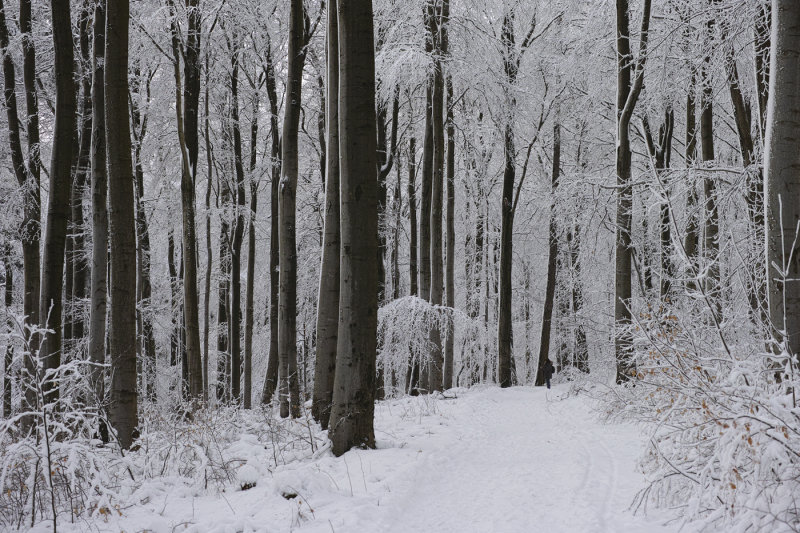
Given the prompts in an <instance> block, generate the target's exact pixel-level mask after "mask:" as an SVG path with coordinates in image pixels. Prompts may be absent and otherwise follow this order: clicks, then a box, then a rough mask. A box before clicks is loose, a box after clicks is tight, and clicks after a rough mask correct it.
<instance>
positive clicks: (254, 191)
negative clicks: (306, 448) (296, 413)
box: [242, 92, 258, 409]
mask: <svg viewBox="0 0 800 533" xmlns="http://www.w3.org/2000/svg"><path fill="white" fill-rule="evenodd" d="M257 141H258V93H257V92H256V94H254V95H253V119H252V122H251V123H250V168H249V170H250V217H249V223H248V232H247V286H246V288H245V296H244V309H245V312H244V387H243V391H242V394H243V395H244V408H245V409H250V408H251V407H252V402H253V291H254V288H255V287H254V285H255V275H256V272H255V271H256V211H257V209H258V181H257V180H256V176H255V172H256V142H257Z"/></svg>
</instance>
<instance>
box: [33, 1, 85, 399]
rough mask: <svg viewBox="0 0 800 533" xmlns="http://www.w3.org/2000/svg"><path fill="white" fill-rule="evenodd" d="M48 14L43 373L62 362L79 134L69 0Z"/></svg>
mask: <svg viewBox="0 0 800 533" xmlns="http://www.w3.org/2000/svg"><path fill="white" fill-rule="evenodd" d="M50 11H51V17H52V19H51V20H52V26H53V47H54V50H55V52H54V53H55V69H54V70H55V80H56V110H55V126H54V128H53V149H52V153H51V160H50V191H49V195H48V200H47V226H46V230H45V237H44V257H43V260H42V285H41V295H40V301H39V312H40V315H39V322H40V324H42V325H43V326H44V327H46V328H47V329H50V330H52V333H50V334H48V335H47V336H45V337H44V339H43V341H42V345H41V347H40V351H39V356H40V358H41V360H42V363H43V366H44V370H45V372H46V371H48V370H55V369H56V368H58V367H59V366H60V364H61V351H62V325H63V323H62V317H61V313H62V303H63V300H62V294H61V292H62V289H63V288H64V282H63V274H64V248H65V244H66V238H67V220H68V218H69V207H70V204H69V199H70V192H71V189H72V163H73V143H72V139H73V135H74V134H75V111H76V109H75V84H74V82H73V73H74V58H75V54H74V50H73V44H72V23H71V18H70V6H69V0H51V1H50ZM45 392H46V394H47V398H48V400H55V399H57V398H58V389H57V388H56V387H54V386H53V383H52V382H50V383H48V384H47V385H46V387H45Z"/></svg>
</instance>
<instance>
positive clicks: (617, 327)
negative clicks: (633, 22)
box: [614, 0, 651, 383]
mask: <svg viewBox="0 0 800 533" xmlns="http://www.w3.org/2000/svg"><path fill="white" fill-rule="evenodd" d="M616 5H617V144H616V174H617V188H618V190H617V215H616V218H617V224H616V227H615V233H616V236H615V247H616V248H615V258H614V259H615V269H614V351H615V355H616V361H617V375H616V381H617V383H620V382H622V381H626V380H628V379H630V377H631V375H632V374H633V373H634V369H633V365H632V363H631V362H630V357H631V348H632V344H633V340H632V337H631V331H630V326H631V305H632V300H631V266H632V247H631V230H632V228H633V226H632V219H633V216H632V215H633V187H632V184H631V141H630V121H631V117H632V116H633V111H634V108H635V107H636V102H637V100H638V99H639V94H640V93H641V90H642V86H643V83H644V66H645V62H646V60H647V40H648V36H649V33H648V30H649V27H650V5H651V0H645V2H644V9H643V12H642V28H641V31H640V33H639V36H640V38H639V56H638V58H636V59H635V60H634V57H633V54H632V53H631V44H630V30H629V28H630V22H629V17H630V15H629V13H628V0H617V4H616ZM632 74H633V75H634V76H635V78H634V79H633V80H632V79H631V76H632Z"/></svg>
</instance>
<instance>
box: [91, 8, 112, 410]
mask: <svg viewBox="0 0 800 533" xmlns="http://www.w3.org/2000/svg"><path fill="white" fill-rule="evenodd" d="M105 25H106V11H105V0H100V1H99V2H97V4H95V8H94V30H93V32H94V39H93V41H94V52H93V54H92V56H93V60H92V115H93V120H92V143H91V150H90V161H91V165H92V279H91V291H90V296H91V304H90V312H89V361H91V363H92V365H93V366H92V370H91V383H92V390H93V391H94V395H95V401H96V402H97V403H98V405H97V407H100V405H102V404H103V401H104V397H105V383H104V381H105V380H104V374H105V372H104V370H103V367H102V366H100V365H102V364H104V363H105V360H106V311H107V308H106V305H107V299H108V178H107V176H106V117H105V86H104V78H105V67H104V61H103V58H104V57H105V45H106V44H105Z"/></svg>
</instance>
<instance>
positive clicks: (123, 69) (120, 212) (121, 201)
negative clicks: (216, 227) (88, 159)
mask: <svg viewBox="0 0 800 533" xmlns="http://www.w3.org/2000/svg"><path fill="white" fill-rule="evenodd" d="M128 8H129V6H128V1H127V0H109V2H108V8H107V9H108V11H107V14H106V52H105V60H106V61H105V78H104V79H105V108H106V109H105V111H106V113H105V115H106V142H107V147H108V149H107V150H108V152H107V153H108V199H109V223H110V225H109V227H110V231H109V233H110V236H111V337H110V342H109V351H110V352H111V361H112V366H113V368H114V371H113V372H112V376H111V412H110V418H111V424H112V426H114V429H116V431H117V438H118V439H119V443H120V446H122V447H123V448H126V449H127V448H129V447H130V445H131V443H132V442H133V440H134V439H135V438H136V431H137V426H138V424H139V418H138V413H137V395H136V393H137V389H136V225H135V221H134V213H133V203H134V194H133V161H132V159H131V136H130V126H129V121H128V20H129V16H130V15H129V10H128Z"/></svg>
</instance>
